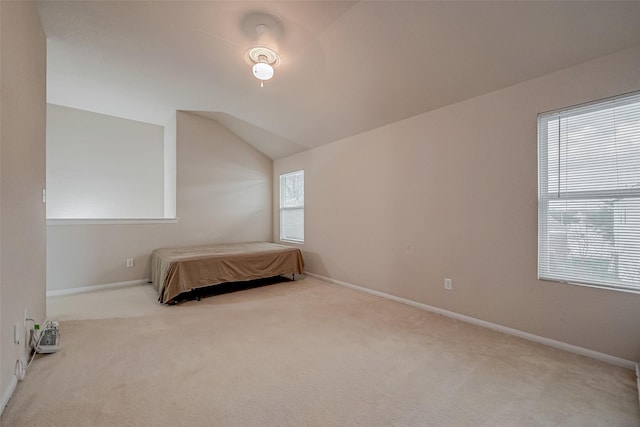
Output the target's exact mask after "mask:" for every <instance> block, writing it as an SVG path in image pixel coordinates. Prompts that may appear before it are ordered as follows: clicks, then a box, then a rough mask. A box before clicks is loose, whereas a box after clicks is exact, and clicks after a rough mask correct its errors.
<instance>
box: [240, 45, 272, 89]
mask: <svg viewBox="0 0 640 427" xmlns="http://www.w3.org/2000/svg"><path fill="white" fill-rule="evenodd" d="M244 57H245V59H246V60H247V62H248V63H249V64H253V67H252V71H253V76H254V77H255V78H256V79H258V80H260V87H264V81H265V80H269V79H271V78H272V77H273V67H275V66H277V65H279V64H280V62H281V60H280V55H278V53H277V52H276V51H274V50H272V49H269V48H268V47H264V46H256V47H252V48H251V49H249V50H248V51H246V52H245V54H244Z"/></svg>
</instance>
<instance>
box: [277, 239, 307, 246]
mask: <svg viewBox="0 0 640 427" xmlns="http://www.w3.org/2000/svg"><path fill="white" fill-rule="evenodd" d="M280 243H294V244H296V245H304V240H287V239H280Z"/></svg>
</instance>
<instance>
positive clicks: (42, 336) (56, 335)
mask: <svg viewBox="0 0 640 427" xmlns="http://www.w3.org/2000/svg"><path fill="white" fill-rule="evenodd" d="M33 348H34V350H35V351H36V352H37V353H55V352H56V351H58V350H59V349H60V325H59V324H58V322H56V321H55V320H54V321H50V322H47V323H46V324H45V325H44V329H43V330H42V331H41V332H40V333H38V330H36V334H35V335H34V340H33Z"/></svg>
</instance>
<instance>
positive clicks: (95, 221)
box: [47, 218, 178, 225]
mask: <svg viewBox="0 0 640 427" xmlns="http://www.w3.org/2000/svg"><path fill="white" fill-rule="evenodd" d="M177 222H178V218H47V225H102V224H117V225H123V224H175V223H177Z"/></svg>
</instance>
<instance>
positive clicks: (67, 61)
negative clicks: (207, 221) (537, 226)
mask: <svg viewBox="0 0 640 427" xmlns="http://www.w3.org/2000/svg"><path fill="white" fill-rule="evenodd" d="M38 10H39V13H40V17H41V20H42V23H43V26H44V29H45V32H46V35H47V39H48V58H47V61H48V89H47V90H48V95H47V96H48V102H50V103H53V104H59V105H64V106H68V107H73V108H80V109H85V110H89V111H95V112H99V113H103V114H110V115H114V116H118V117H124V118H128V119H133V120H140V121H144V122H149V123H155V124H160V125H164V124H165V123H166V122H167V120H168V119H169V117H170V115H171V114H172V113H173V112H174V111H176V110H187V111H196V112H198V114H202V115H204V116H206V117H210V118H213V119H215V120H218V121H219V122H220V123H221V124H223V125H224V126H226V127H227V128H228V129H229V130H230V131H232V132H234V133H236V134H237V135H238V136H240V137H241V138H243V139H244V140H246V141H247V142H248V143H250V144H252V145H254V146H255V147H256V148H257V149H259V150H260V151H262V152H263V153H265V154H266V155H267V156H269V157H270V158H272V159H277V158H281V157H285V156H288V155H291V154H294V153H297V152H300V151H304V150H307V149H309V148H312V147H317V146H319V145H322V144H327V143H330V142H333V141H336V140H339V139H342V138H345V137H348V136H351V135H355V134H358V133H361V132H364V131H367V130H370V129H374V128H377V127H380V126H384V125H386V124H389V123H392V122H395V121H397V120H401V119H404V118H407V117H411V116H414V115H416V114H420V113H423V112H426V111H430V110H433V109H436V108H439V107H442V106H445V105H448V104H451V103H454V102H458V101H461V100H463V99H467V98H471V97H474V96H477V95H480V94H483V93H487V92H490V91H493V90H497V89H500V88H503V87H506V86H509V85H512V84H515V83H518V82H522V81H525V80H528V79H531V78H534V77H538V76H541V75H544V74H547V73H549V72H553V71H555V70H559V69H562V68H566V67H569V66H572V65H575V64H578V63H580V62H584V61H587V60H589V59H593V58H596V57H599V56H603V55H606V54H609V53H613V52H616V51H619V50H622V49H625V48H629V47H632V46H635V45H638V44H640V25H638V23H639V22H640V2H635V1H632V2H610V1H602V2H598V1H593V2H560V1H554V2H526V1H513V2H484V1H482V2H476V1H471V2H463V1H455V2H453V1H452V2H419V1H418V2H404V1H375V2H374V1H371V2H370V1H362V2H345V1H337V2H332V1H317V2H314V1H304V2H303V1H300V2H273V1H268V2H244V1H238V2H217V1H216V2H206V1H205V2H190V1H148V2H145V1H120V2H119V1H105V2H94V1H74V2H65V1H42V2H38ZM258 24H265V25H267V26H268V27H269V31H268V32H266V33H265V34H262V35H261V34H259V32H257V31H256V26H257V25H258ZM256 45H266V46H268V47H271V48H273V49H275V50H276V51H278V52H279V53H280V55H281V56H282V58H283V63H282V64H281V65H280V66H278V67H277V68H276V70H275V77H274V78H273V79H272V80H270V81H268V82H266V83H265V86H264V88H261V87H260V84H259V82H258V81H257V80H256V79H255V78H254V77H253V75H252V73H251V67H250V65H249V64H247V63H246V62H245V59H244V53H245V51H246V50H247V49H248V48H250V47H253V46H256Z"/></svg>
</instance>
